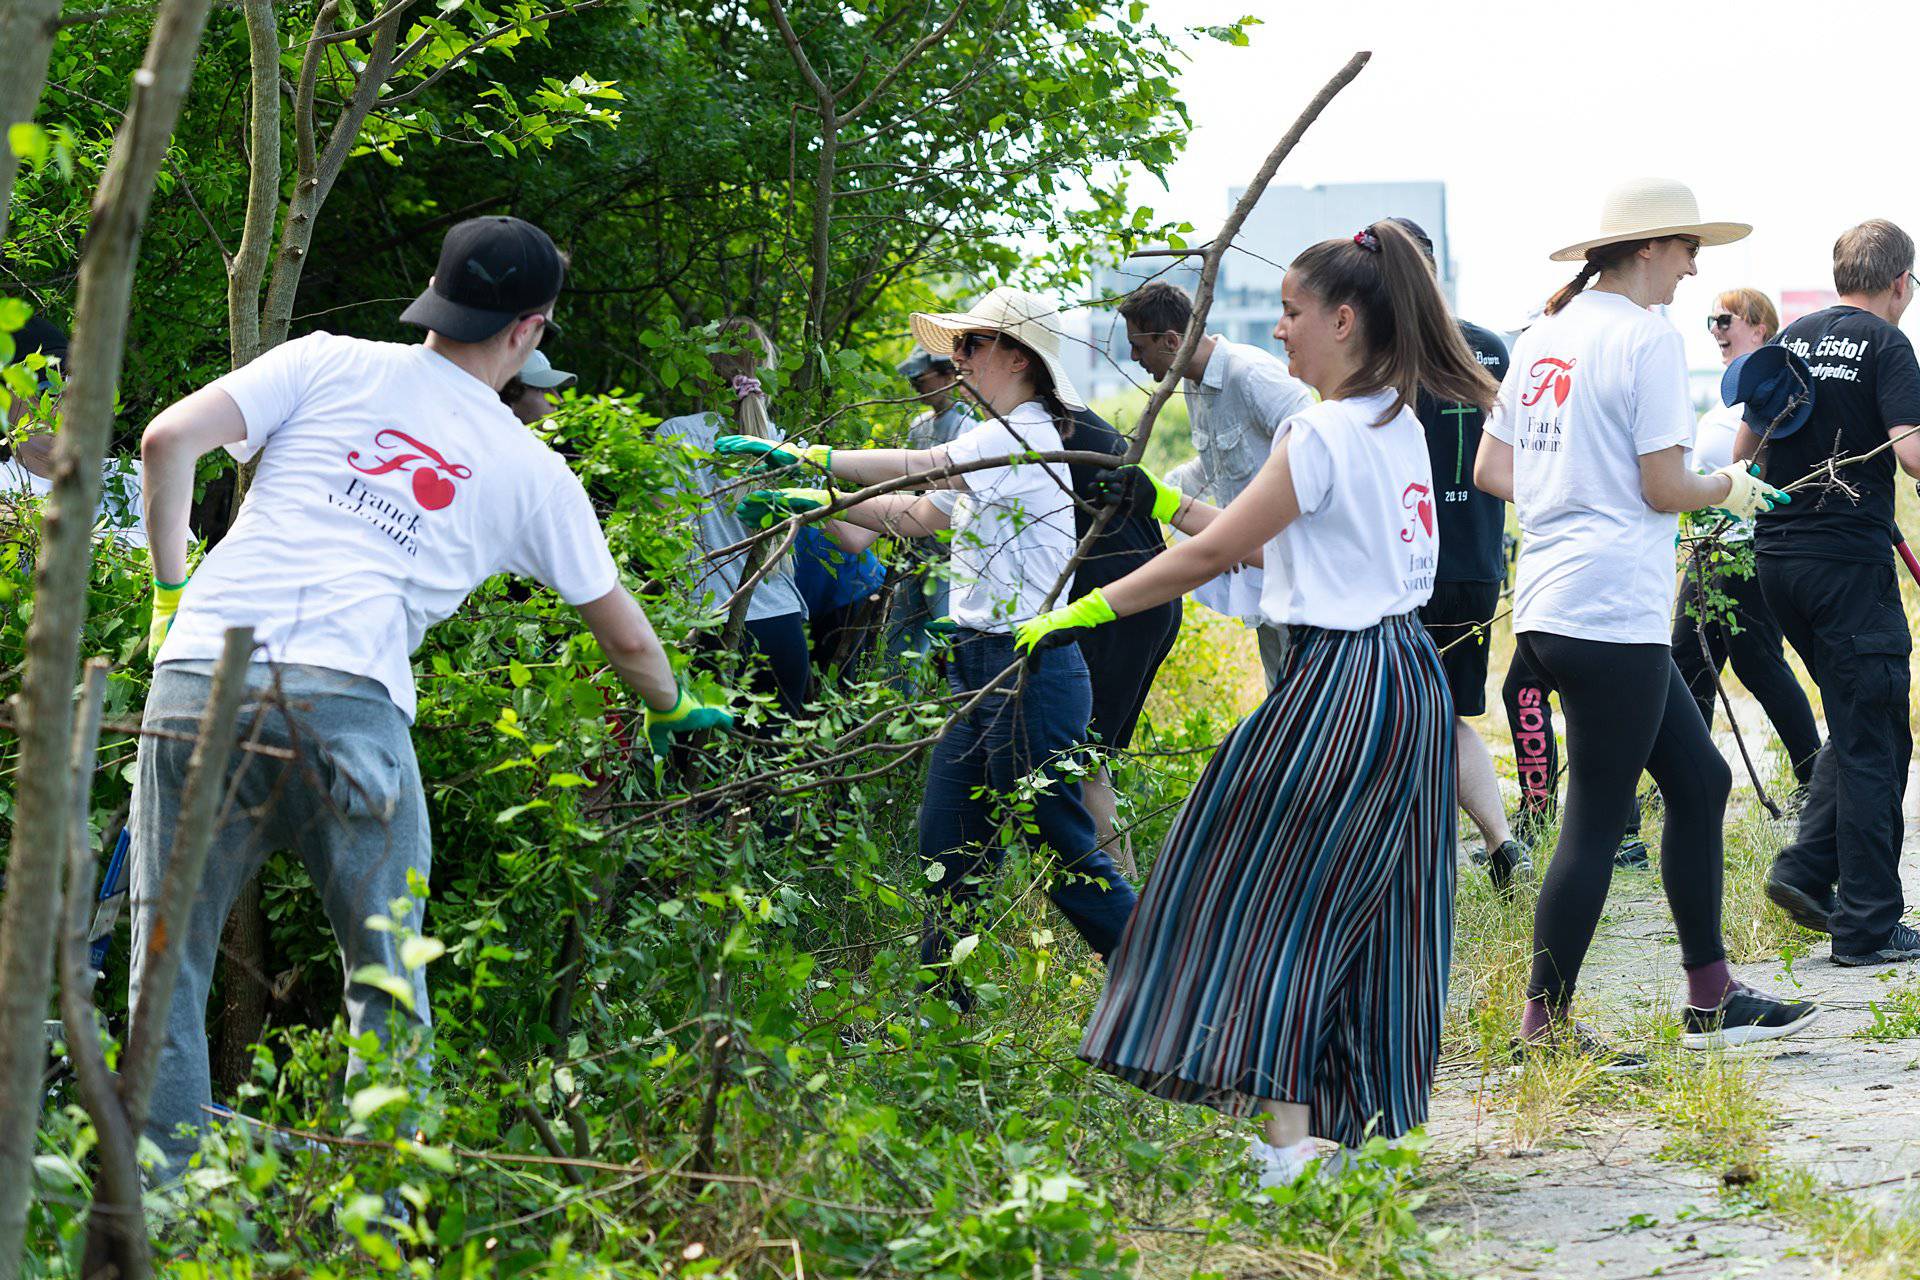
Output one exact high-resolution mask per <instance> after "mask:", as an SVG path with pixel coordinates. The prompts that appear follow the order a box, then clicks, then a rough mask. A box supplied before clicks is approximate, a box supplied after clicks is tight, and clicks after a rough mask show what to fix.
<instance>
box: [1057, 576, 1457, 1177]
mask: <svg viewBox="0 0 1920 1280" xmlns="http://www.w3.org/2000/svg"><path fill="white" fill-rule="evenodd" d="M1293 634H1294V646H1293V649H1292V652H1291V654H1290V655H1289V657H1288V660H1287V669H1286V671H1285V672H1284V673H1283V675H1282V677H1281V679H1280V681H1279V683H1278V685H1277V686H1276V687H1275V689H1274V691H1273V693H1272V694H1271V695H1269V696H1268V698H1267V700H1266V701H1265V702H1264V703H1262V704H1261V706H1260V709H1259V710H1257V711H1255V712H1254V713H1253V714H1252V715H1251V716H1249V717H1247V719H1246V720H1244V721H1242V722H1241V723H1240V725H1239V726H1237V727H1236V728H1235V729H1234V730H1233V732H1232V733H1230V734H1229V735H1228V736H1227V739H1226V741H1225V742H1223V743H1222V744H1221V746H1220V749H1219V750H1218V751H1217V752H1216V753H1215V754H1214V757H1213V759H1212V760H1211V761H1210V762H1209V763H1208V765H1207V768H1206V771H1205V772H1204V773H1203V774H1202V775H1201V778H1200V781H1199V783H1198V785H1197V786H1195V788H1194V790H1193V794H1192V795H1191V796H1190V797H1189V798H1188V800H1187V805H1186V808H1185V810H1184V811H1183V812H1182V813H1181V815H1180V817H1179V819H1178V820H1177V821H1176V822H1175V823H1174V826H1173V830H1172V832H1171V833H1170V834H1169V835H1168V837H1167V841H1166V844H1165V846H1164V847H1163V848H1162V850H1161V852H1160V856H1159V858H1158V860H1157V861H1156V862H1155V863H1154V866H1153V870H1152V875H1151V877H1150V878H1149V879H1148V881H1147V886H1146V889H1145V891H1144V892H1143V893H1142V895H1141V897H1140V903H1139V907H1138V908H1137V909H1136V910H1135V912H1134V914H1133V919H1132V920H1131V922H1130V923H1129V924H1128V926H1127V931H1126V933H1125V935H1124V936H1123V937H1122V939H1121V942H1120V946H1119V948H1118V949H1117V950H1116V952H1115V953H1114V955H1113V957H1112V959H1111V964H1110V968H1109V975H1108V980H1107V986H1106V990H1105V991H1104V992H1103V993H1102V995H1101V997H1100V1002H1099V1005H1098V1006H1097V1007H1096V1008H1095V1010H1094V1014H1093V1020H1092V1022H1091V1023H1089V1024H1088V1026H1087V1030H1086V1034H1085V1036H1084V1038H1083V1039H1082V1041H1081V1045H1080V1056H1081V1057H1083V1058H1085V1059H1086V1060H1087V1061H1089V1062H1091V1063H1093V1064H1094V1065H1095V1066H1097V1067H1100V1068H1101V1069H1103V1070H1105V1071H1109V1072H1112V1073H1113V1074H1114V1075H1117V1076H1120V1077H1121V1078H1122V1079H1125V1080H1127V1081H1129V1082H1131V1083H1133V1084H1135V1085H1137V1086H1139V1087H1140V1088H1142V1089H1144V1090H1146V1091H1147V1092H1149V1093H1152V1094H1154V1095H1156V1096H1158V1097H1161V1098H1167V1099H1171V1100H1173V1101H1176V1102H1192V1103H1201V1104H1204V1105H1207V1106H1211V1107H1215V1108H1218V1109H1219V1110H1221V1111H1224V1112H1227V1113H1229V1114H1231V1115H1236V1116H1244V1115H1251V1114H1253V1113H1254V1112H1255V1111H1256V1110H1258V1108H1259V1104H1260V1103H1261V1102H1262V1101H1263V1100H1277V1101H1281V1102H1293V1103H1300V1104H1303V1105H1305V1106H1307V1107H1308V1108H1309V1109H1310V1110H1311V1112H1312V1121H1311V1130H1312V1132H1313V1133H1314V1134H1316V1135H1317V1136H1320V1137H1324V1138H1331V1139H1334V1140H1336V1141H1339V1142H1343V1143H1348V1144H1358V1143H1359V1142H1361V1141H1363V1140H1364V1139H1365V1137H1366V1135H1367V1134H1368V1132H1369V1131H1371V1132H1376V1133H1381V1134H1384V1135H1385V1136H1387V1137H1398V1136H1399V1135H1400V1134H1402V1133H1405V1132H1406V1131H1407V1130H1408V1129H1411V1128H1412V1127H1414V1126H1415V1125H1418V1124H1420V1123H1421V1122H1422V1121H1423V1120H1424V1119H1425V1118H1426V1113H1427V1094H1428V1092H1429V1090H1430V1089H1431V1087H1432V1084H1433V1071H1434V1063H1435V1061H1436V1059H1437V1058H1438V1056H1439V1049H1440V1023H1441V1016H1442V1011H1443V1009H1444V1007H1445V1004H1446V983H1447V963H1448V959H1449V957H1450V955H1451V952H1452V946H1453V877H1454V831H1453V821H1454V819H1453V792H1454V748H1453V703H1452V699H1451V698H1450V697H1449V695H1448V693H1447V685H1446V679H1445V676H1444V674H1443V673H1442V671H1441V666H1440V657H1439V655H1438V654H1437V653H1436V652H1435V651H1434V647H1433V642H1432V641H1431V640H1430V639H1428V637H1427V633H1426V630H1425V628H1423V627H1422V626H1421V625H1420V622H1419V620H1418V619H1417V618H1416V617H1414V616H1413V615H1411V614H1408V615H1404V616H1400V617H1394V618H1387V619H1385V620H1383V621H1382V622H1380V623H1379V624H1378V625H1377V626H1374V627H1370V628H1368V629H1367V630H1365V631H1324V630H1321V629H1319V628H1317V627H1296V628H1294V633H1293ZM1369 1126H1372V1128H1371V1130H1370V1129H1369Z"/></svg>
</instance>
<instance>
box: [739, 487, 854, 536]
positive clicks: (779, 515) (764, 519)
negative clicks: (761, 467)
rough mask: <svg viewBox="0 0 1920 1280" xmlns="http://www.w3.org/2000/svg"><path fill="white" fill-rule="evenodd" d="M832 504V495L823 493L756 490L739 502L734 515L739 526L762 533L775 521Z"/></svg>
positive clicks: (802, 490) (814, 490)
mask: <svg viewBox="0 0 1920 1280" xmlns="http://www.w3.org/2000/svg"><path fill="white" fill-rule="evenodd" d="M832 501H833V495H832V494H831V493H828V492H827V491H826V490H825V489H755V490H754V491H753V492H752V493H750V494H748V495H747V496H746V497H744V498H742V499H740V503H739V505H738V506H736V507H734V509H733V513H734V514H735V515H737V516H739V517H740V522H741V523H742V524H749V525H752V526H754V527H755V528H759V529H764V528H766V527H767V526H768V525H770V524H772V523H773V522H774V521H776V520H784V519H786V518H787V517H788V516H797V515H799V514H801V513H802V512H805V511H818V510H819V509H820V508H821V507H824V506H826V505H827V504H828V503H830V502H832Z"/></svg>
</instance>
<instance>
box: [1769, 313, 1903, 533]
mask: <svg viewBox="0 0 1920 1280" xmlns="http://www.w3.org/2000/svg"><path fill="white" fill-rule="evenodd" d="M1780 343H1781V345H1782V346H1785V347H1787V348H1788V349H1789V350H1792V351H1795V352H1798V353H1799V355H1800V356H1801V358H1802V359H1804V360H1805V361H1806V362H1807V365H1808V367H1809V368H1810V369H1811V370H1812V372H1813V388H1814V390H1813V415H1812V417H1810V418H1808V419H1807V425H1805V426H1804V427H1801V428H1800V430H1798V431H1796V432H1794V433H1793V434H1792V435H1790V436H1788V437H1787V438H1786V439H1784V440H1769V441H1767V444H1766V448H1765V450H1764V451H1763V452H1762V455H1761V463H1760V474H1761V478H1762V479H1764V480H1765V481H1766V482H1767V483H1768V484H1771V485H1787V484H1791V483H1792V482H1793V481H1795V480H1798V479H1800V478H1801V477H1802V476H1805V475H1807V474H1808V473H1809V472H1811V471H1813V470H1814V469H1815V468H1816V467H1817V466H1819V465H1820V464H1821V463H1823V462H1825V461H1826V460H1827V459H1829V458H1847V457H1853V456H1855V455H1858V454H1862V453H1866V452H1867V451H1869V450H1871V449H1874V448H1877V447H1879V446H1880V445H1883V444H1885V443H1886V442H1887V433H1888V432H1889V431H1890V430H1892V429H1893V428H1895V427H1906V426H1920V364H1916V363H1915V362H1914V356H1913V343H1911V342H1909V341H1908V340H1907V335H1906V334H1904V333H1902V332H1900V330H1899V329H1897V328H1895V327H1894V326H1893V325H1890V324H1888V323H1887V322H1886V321H1885V320H1882V319H1881V318H1880V317H1879V316H1876V315H1873V314H1871V313H1869V312H1866V311H1862V310H1860V308H1858V307H1828V308H1827V309H1826V310H1825V311H1816V312H1814V313H1813V314H1812V315H1810V316H1806V317H1803V318H1802V319H1799V320H1796V321H1794V322H1793V323H1792V324H1790V325H1788V326H1787V328H1786V331H1785V332H1784V333H1782V334H1781V335H1780ZM1894 468H1895V459H1894V456H1893V451H1892V450H1891V449H1889V450H1887V451H1886V452H1885V453H1882V454H1881V455H1880V456H1879V457H1877V458H1873V459H1871V460H1870V461H1867V462H1857V463H1855V464H1854V465H1852V466H1850V467H1848V468H1846V469H1845V470H1844V471H1843V472H1841V476H1842V478H1843V479H1844V480H1845V481H1846V483H1847V485H1848V486H1849V487H1850V488H1852V489H1854V490H1855V491H1857V493H1858V495H1859V496H1858V498H1857V499H1856V498H1854V497H1851V496H1849V495H1848V494H1845V493H1843V492H1841V491H1840V490H1839V489H1835V488H1827V489H1824V490H1822V489H1819V488H1814V487H1810V488H1808V489H1806V490H1802V491H1801V492H1799V493H1796V494H1794V495H1793V501H1792V502H1788V503H1784V504H1783V505H1781V506H1779V507H1777V508H1775V509H1774V510H1772V511H1768V512H1763V513H1761V516H1760V519H1759V532H1758V534H1757V540H1756V543H1755V547H1756V549H1757V550H1758V551H1759V552H1760V553H1761V554H1763V555H1781V556H1807V557H1810V558H1812V559H1816V560H1859V561H1866V562H1868V563H1872V564H1882V563H1885V562H1886V561H1887V560H1888V559H1890V557H1891V556H1892V547H1893V485H1894V474H1895V471H1894Z"/></svg>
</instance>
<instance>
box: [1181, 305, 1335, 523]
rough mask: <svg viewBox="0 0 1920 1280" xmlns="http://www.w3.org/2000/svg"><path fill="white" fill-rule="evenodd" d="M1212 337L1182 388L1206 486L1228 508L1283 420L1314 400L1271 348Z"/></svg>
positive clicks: (1249, 480) (1269, 447)
mask: <svg viewBox="0 0 1920 1280" xmlns="http://www.w3.org/2000/svg"><path fill="white" fill-rule="evenodd" d="M1209 336H1211V337H1212V338H1213V353H1212V354H1211V355H1209V356H1208V357H1207V367H1206V369H1205V371H1204V372H1202V373H1201V375H1200V381H1199V383H1198V384H1197V385H1196V384H1195V383H1193V382H1190V381H1189V382H1185V383H1184V384H1183V387H1182V389H1183V390H1184V391H1185V393H1186V397H1187V419H1188V421H1189V423H1191V425H1192V430H1193V448H1194V452H1195V453H1197V454H1199V455H1200V466H1201V469H1202V470H1203V472H1204V473H1205V476H1206V484H1205V486H1204V487H1205V488H1206V489H1207V490H1208V491H1210V492H1211V493H1212V494H1213V500H1214V501H1215V502H1216V503H1218V504H1219V505H1220V506H1223V507H1224V506H1226V505H1227V504H1228V503H1230V502H1232V501H1233V500H1234V499H1235V498H1237V497H1239V496H1240V491H1241V490H1242V489H1245V488H1246V487H1247V486H1248V485H1249V484H1251V483H1252V482H1253V477H1254V474H1255V473H1256V472H1258V471H1259V470H1260V467H1261V465H1262V464H1263V463H1265V462H1266V460H1267V455H1268V454H1269V453H1271V452H1272V451H1273V437H1274V433H1275V432H1276V431H1278V430H1279V428H1280V424H1281V423H1283V422H1285V421H1286V420H1287V419H1288V418H1290V417H1292V416H1293V415H1294V414H1296V413H1298V412H1300V410H1302V409H1305V408H1307V407H1308V406H1310V405H1312V404H1313V403H1314V394H1313V392H1312V390H1311V389H1309V388H1308V386H1307V384H1306V383H1304V382H1301V381H1300V380H1299V379H1298V378H1296V377H1294V376H1293V375H1292V374H1290V373H1288V372H1287V366H1286V365H1284V364H1282V363H1281V361H1280V358H1279V357H1278V356H1275V355H1273V354H1272V353H1271V352H1268V351H1264V350H1262V349H1261V348H1259V347H1252V346H1248V345H1246V344H1245V343H1240V342H1228V341H1227V340H1226V339H1225V338H1222V337H1220V336H1219V335H1218V334H1213V335H1209Z"/></svg>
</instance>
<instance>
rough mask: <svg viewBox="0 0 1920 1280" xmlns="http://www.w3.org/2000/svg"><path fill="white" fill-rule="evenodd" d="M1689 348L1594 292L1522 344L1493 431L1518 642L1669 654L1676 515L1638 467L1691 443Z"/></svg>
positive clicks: (1647, 317) (1661, 324) (1622, 301)
mask: <svg viewBox="0 0 1920 1280" xmlns="http://www.w3.org/2000/svg"><path fill="white" fill-rule="evenodd" d="M1693 427H1694V423H1693V403H1692V400H1691V399H1690V397H1689V395H1688V392H1687V357H1686V347H1685V344H1684V343H1683V342H1682V341H1681V338H1680V334H1679V331H1678V330H1676V329H1675V328H1674V327H1673V326H1672V325H1671V324H1668V323H1667V322H1666V321H1665V320H1664V319H1662V318H1661V317H1659V316H1656V315H1654V314H1653V313H1652V312H1650V311H1648V310H1646V309H1645V308H1643V307H1640V306H1638V305H1637V304H1635V303H1634V302H1633V301H1632V300H1631V299H1629V298H1626V297H1624V296H1623V295H1621V294H1617V293H1607V292H1602V291H1599V290H1594V289H1589V290H1587V291H1586V292H1584V293H1581V294H1577V295H1576V296H1575V297H1574V299H1573V301H1571V302H1570V303H1568V304H1567V305H1566V307H1565V308H1563V309H1562V310H1561V311H1560V313H1559V314H1557V315H1552V316H1545V317H1543V318H1542V319H1541V320H1540V321H1539V322H1538V323H1537V324H1535V325H1534V326H1533V327H1532V328H1531V329H1528V330H1527V331H1526V332H1525V333H1523V334H1521V335H1520V337H1519V338H1518V339H1517V340H1516V341H1515V343H1514V347H1513V361H1512V363H1511V364H1510V365H1509V366H1508V370H1507V380H1506V382H1505V384H1504V385H1502V386H1501V388H1500V400H1499V403H1498V404H1497V405H1495V406H1494V411H1493V413H1492V414H1491V415H1490V416H1489V417H1488V419H1487V424H1486V430H1487V431H1488V432H1490V433H1491V434H1492V435H1493V437H1494V438H1495V439H1497V440H1501V441H1504V442H1505V443H1507V444H1509V445H1512V446H1513V505H1514V509H1515V510H1516V511H1517V512H1518V513H1519V517H1520V567H1519V573H1518V575H1517V581H1516V584H1515V588H1514V610H1513V616H1514V624H1513V629H1514V630H1515V631H1545V632H1549V633H1551V634H1553V635H1560V636H1571V637H1573V638H1575V639H1579V640H1602V641H1607V642H1610V643H1614V644H1666V643H1667V641H1668V633H1669V630H1670V626H1671V623H1670V620H1671V618H1672V616H1673V583H1674V554H1673V547H1674V537H1675V535H1676V533H1677V532H1678V530H1679V517H1678V516H1675V515H1672V514H1669V513H1664V512H1660V511H1655V510H1654V509H1653V508H1652V507H1650V506H1648V505H1647V499H1646V495H1645V493H1644V492H1643V491H1642V490H1641V488H1640V458H1641V455H1643V454H1648V453H1657V452H1659V451H1660V450H1662V449H1670V448H1672V447H1673V446H1674V445H1691V444H1692V442H1693Z"/></svg>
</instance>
